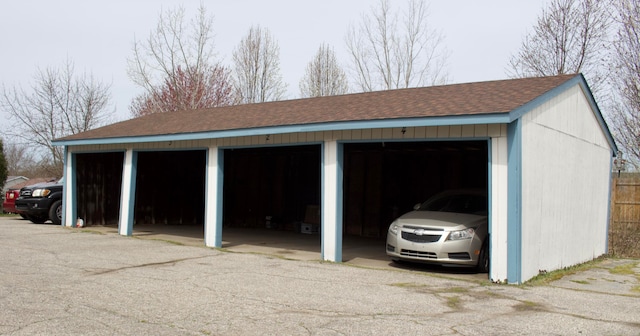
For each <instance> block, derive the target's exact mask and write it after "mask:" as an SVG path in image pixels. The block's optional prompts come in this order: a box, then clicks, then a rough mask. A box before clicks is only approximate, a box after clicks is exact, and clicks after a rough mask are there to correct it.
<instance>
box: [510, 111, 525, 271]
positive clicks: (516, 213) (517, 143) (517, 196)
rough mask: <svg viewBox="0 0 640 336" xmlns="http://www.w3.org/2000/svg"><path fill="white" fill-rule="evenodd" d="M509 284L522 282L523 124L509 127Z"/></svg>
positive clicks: (515, 123)
mask: <svg viewBox="0 0 640 336" xmlns="http://www.w3.org/2000/svg"><path fill="white" fill-rule="evenodd" d="M507 148H508V149H507V151H508V154H507V181H508V182H507V184H508V186H507V282H508V283H515V284H519V283H521V282H522V122H521V120H520V119H518V120H515V121H514V122H512V123H511V124H509V125H508V126H507Z"/></svg>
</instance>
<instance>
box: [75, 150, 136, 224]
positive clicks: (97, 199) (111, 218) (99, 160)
mask: <svg viewBox="0 0 640 336" xmlns="http://www.w3.org/2000/svg"><path fill="white" fill-rule="evenodd" d="M123 161H124V152H111V153H82V154H77V155H76V158H75V166H76V174H75V178H76V181H75V182H76V192H77V198H76V199H77V207H76V208H77V216H78V218H82V219H83V220H84V223H85V225H113V224H118V214H119V212H120V196H121V189H122V165H123Z"/></svg>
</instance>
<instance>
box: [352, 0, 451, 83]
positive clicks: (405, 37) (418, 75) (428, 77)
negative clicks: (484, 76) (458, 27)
mask: <svg viewBox="0 0 640 336" xmlns="http://www.w3.org/2000/svg"><path fill="white" fill-rule="evenodd" d="M407 3H408V8H407V9H406V11H404V12H402V13H398V12H397V11H393V10H392V8H390V6H389V1H388V0H381V1H380V5H379V7H378V8H372V11H371V13H370V15H369V16H363V17H362V22H361V23H360V25H359V26H358V27H355V26H351V27H350V29H349V33H348V34H347V37H346V44H347V49H348V51H349V54H350V56H351V60H352V62H353V63H352V67H351V70H352V72H353V76H354V77H355V78H354V79H353V81H354V82H355V83H356V85H357V86H358V89H359V90H362V91H374V90H380V89H397V88H407V87H416V86H425V85H436V84H444V83H446V82H447V80H448V75H447V72H446V61H447V57H448V53H447V52H446V50H445V49H444V47H443V36H442V35H441V34H440V33H439V32H438V31H436V30H434V29H432V28H431V27H430V26H429V25H428V15H427V14H428V8H427V6H426V5H425V2H424V1H420V0H409V1H408V2H407Z"/></svg>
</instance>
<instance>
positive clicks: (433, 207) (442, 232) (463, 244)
mask: <svg viewBox="0 0 640 336" xmlns="http://www.w3.org/2000/svg"><path fill="white" fill-rule="evenodd" d="M488 237H489V234H488V227H487V194H486V192H484V191H479V190H452V191H445V192H443V193H440V194H437V195H435V196H433V197H431V198H430V199H429V200H427V201H426V202H424V203H422V204H416V206H415V207H414V211H411V212H408V213H406V214H404V215H402V216H400V217H399V218H398V219H396V220H395V221H393V223H391V225H390V226H389V231H388V233H387V255H388V256H390V257H391V259H392V260H394V261H400V260H403V261H412V262H424V263H437V264H442V265H458V266H473V267H476V268H477V270H478V271H479V272H488V270H489V239H488Z"/></svg>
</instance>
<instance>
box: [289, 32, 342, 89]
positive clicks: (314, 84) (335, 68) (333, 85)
mask: <svg viewBox="0 0 640 336" xmlns="http://www.w3.org/2000/svg"><path fill="white" fill-rule="evenodd" d="M348 91H349V85H348V83H347V75H346V74H345V72H344V70H342V68H341V67H340V65H339V64H338V60H337V58H336V55H335V52H334V51H333V49H332V48H331V47H329V46H328V45H326V44H322V45H321V46H320V49H318V52H317V53H316V56H315V57H314V58H313V60H312V61H311V62H309V64H308V65H307V70H306V72H305V74H304V77H303V78H302V80H300V95H301V96H302V97H321V96H334V95H340V94H345V93H347V92H348Z"/></svg>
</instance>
